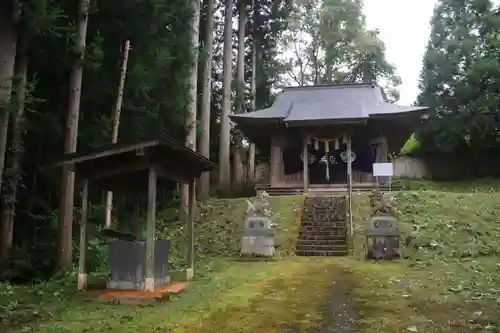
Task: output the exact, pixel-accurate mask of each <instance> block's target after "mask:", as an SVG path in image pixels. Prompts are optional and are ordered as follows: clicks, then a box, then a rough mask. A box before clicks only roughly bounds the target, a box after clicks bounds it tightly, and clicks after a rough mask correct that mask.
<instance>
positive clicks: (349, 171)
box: [347, 135, 354, 236]
mask: <svg viewBox="0 0 500 333" xmlns="http://www.w3.org/2000/svg"><path fill="white" fill-rule="evenodd" d="M347 196H348V201H349V206H348V209H349V210H348V213H349V234H350V236H352V235H353V234H354V226H353V225H352V147H351V135H348V136H347Z"/></svg>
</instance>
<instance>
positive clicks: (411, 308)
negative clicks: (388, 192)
mask: <svg viewBox="0 0 500 333" xmlns="http://www.w3.org/2000/svg"><path fill="white" fill-rule="evenodd" d="M432 188H433V190H432V191H426V190H420V191H406V192H399V193H396V194H395V195H393V200H394V201H393V202H394V205H395V207H396V209H397V211H398V219H399V221H400V222H399V225H400V229H401V230H402V231H403V233H404V234H405V236H410V237H409V240H410V243H409V244H406V247H405V249H404V256H405V257H406V259H405V260H403V261H399V262H388V263H383V262H377V263H372V262H364V261H363V259H362V257H363V248H362V244H363V240H364V237H363V229H364V224H365V223H366V221H367V220H368V218H369V202H368V197H367V196H366V195H359V196H356V197H355V199H354V207H355V221H356V242H355V244H356V252H355V257H356V258H357V259H358V260H357V261H356V262H355V263H354V264H353V261H352V260H348V264H346V265H348V266H349V267H351V269H352V271H354V272H356V274H357V276H358V278H359V281H360V282H359V283H358V287H357V289H356V290H354V291H353V292H354V293H355V294H356V295H355V298H356V299H357V303H358V305H359V309H360V311H361V312H362V313H363V316H362V321H361V322H362V323H363V326H364V332H370V333H371V332H381V331H384V332H404V331H405V330H408V327H409V328H410V330H409V331H411V330H412V329H413V328H416V329H418V332H475V331H483V330H484V329H486V328H489V331H492V329H493V326H496V327H498V324H499V323H498V316H497V315H496V314H497V313H498V311H500V265H499V264H498V262H500V219H499V218H498V216H500V193H498V192H494V189H491V188H490V189H489V191H488V192H483V191H481V190H483V189H481V190H479V191H478V190H477V189H473V188H466V187H464V186H463V184H462V185H460V188H453V187H452V186H450V185H449V184H447V188H446V190H442V189H440V188H439V186H438V185H435V184H433V185H432ZM366 304H370V306H368V307H367V306H366Z"/></svg>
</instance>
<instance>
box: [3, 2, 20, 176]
mask: <svg viewBox="0 0 500 333" xmlns="http://www.w3.org/2000/svg"><path fill="white" fill-rule="evenodd" d="M16 46H17V28H16V22H15V18H14V11H7V12H2V13H0V184H2V175H3V169H4V165H5V151H6V150H7V132H8V127H9V104H10V95H11V90H12V78H13V76H14V63H15V59H16Z"/></svg>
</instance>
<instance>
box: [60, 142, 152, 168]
mask: <svg viewBox="0 0 500 333" xmlns="http://www.w3.org/2000/svg"><path fill="white" fill-rule="evenodd" d="M159 144H160V140H151V141H146V142H141V143H136V144H131V145H123V144H116V147H113V146H110V148H109V149H106V150H103V151H99V152H95V153H89V154H84V155H82V154H81V153H74V154H71V155H76V156H74V157H72V156H71V155H70V156H67V157H66V158H63V159H62V160H61V161H58V162H56V163H55V166H62V165H64V164H75V163H80V162H84V161H90V160H95V159H99V158H103V157H108V156H112V155H119V154H123V153H127V152H130V151H134V150H138V151H141V150H143V149H144V148H148V147H154V146H158V145H159Z"/></svg>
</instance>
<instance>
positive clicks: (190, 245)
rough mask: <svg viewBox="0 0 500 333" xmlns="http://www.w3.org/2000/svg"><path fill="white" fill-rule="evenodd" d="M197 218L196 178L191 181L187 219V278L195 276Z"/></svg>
mask: <svg viewBox="0 0 500 333" xmlns="http://www.w3.org/2000/svg"><path fill="white" fill-rule="evenodd" d="M195 218H196V180H194V179H193V180H191V182H190V183H189V214H188V217H187V219H186V222H187V225H186V233H187V235H186V236H187V237H186V241H187V244H186V245H187V254H186V259H187V268H186V279H187V280H191V279H192V278H193V277H194V220H195Z"/></svg>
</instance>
